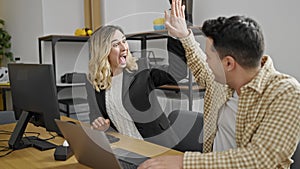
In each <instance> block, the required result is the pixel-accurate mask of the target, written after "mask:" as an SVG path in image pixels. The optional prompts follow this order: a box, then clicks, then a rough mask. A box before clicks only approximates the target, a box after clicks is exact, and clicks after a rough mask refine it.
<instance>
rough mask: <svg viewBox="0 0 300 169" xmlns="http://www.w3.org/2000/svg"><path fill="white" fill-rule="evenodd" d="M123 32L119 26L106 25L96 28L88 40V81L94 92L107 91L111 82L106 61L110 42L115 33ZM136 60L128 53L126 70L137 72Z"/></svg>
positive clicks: (109, 70)
mask: <svg viewBox="0 0 300 169" xmlns="http://www.w3.org/2000/svg"><path fill="white" fill-rule="evenodd" d="M117 30H119V31H120V32H122V33H123V34H124V32H123V30H122V29H121V28H120V27H119V26H114V25H106V26H103V27H100V28H98V29H97V30H96V31H95V32H94V33H93V35H92V36H91V38H90V55H91V58H90V61H89V74H88V79H89V81H90V82H91V84H92V85H93V87H94V88H95V89H96V91H98V92H99V91H100V90H105V89H109V88H110V87H111V82H112V71H111V67H110V63H109V61H108V55H109V53H110V50H111V47H112V46H111V41H112V38H113V36H114V34H115V32H116V31H117ZM137 68H138V67H137V63H136V59H135V58H133V57H132V55H131V53H130V51H128V56H127V57H126V68H125V69H126V70H127V71H129V72H131V71H133V70H137Z"/></svg>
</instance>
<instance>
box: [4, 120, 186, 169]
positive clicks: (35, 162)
mask: <svg viewBox="0 0 300 169" xmlns="http://www.w3.org/2000/svg"><path fill="white" fill-rule="evenodd" d="M62 120H73V121H74V119H70V118H67V117H62ZM14 126H15V123H12V124H6V125H0V130H1V131H2V130H6V131H13V128H14ZM29 131H30V132H39V133H41V135H40V138H49V137H50V135H49V134H48V132H46V131H45V129H44V128H41V127H35V126H34V125H32V124H31V123H29V125H28V126H27V128H26V132H29ZM0 133H1V134H0V140H8V139H9V137H10V135H6V134H3V133H2V132H0ZM111 134H113V135H114V136H116V137H119V138H120V141H118V142H116V143H113V144H112V147H115V148H117V147H120V148H123V149H127V150H129V151H133V152H136V153H139V154H142V155H145V156H148V157H155V156H159V155H178V154H182V153H181V152H179V151H175V150H171V149H168V148H165V147H162V146H159V145H155V144H152V143H149V142H146V141H142V140H137V139H133V138H130V137H128V136H124V135H122V134H119V133H111ZM27 135H29V134H27ZM63 141H64V139H63V138H61V137H56V138H55V139H53V140H50V142H52V143H54V144H57V145H61V144H62V143H63ZM0 146H8V145H7V141H5V142H2V141H1V142H0ZM54 151H55V150H54V149H51V150H47V151H39V150H37V149H35V148H25V149H21V150H16V151H14V152H12V153H11V154H9V155H7V156H5V157H0V168H3V169H6V168H9V169H13V168H16V169H19V168H22V169H26V168H28V169H36V168H39V169H48V168H49V169H50V168H55V169H65V168H75V169H88V168H89V167H86V166H84V165H82V164H79V163H78V162H77V160H76V158H75V156H72V157H71V158H69V159H68V160H66V161H55V160H54ZM2 154H3V152H1V153H0V155H2Z"/></svg>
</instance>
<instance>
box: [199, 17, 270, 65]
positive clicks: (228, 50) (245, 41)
mask: <svg viewBox="0 0 300 169" xmlns="http://www.w3.org/2000/svg"><path fill="white" fill-rule="evenodd" d="M202 31H203V33H204V34H205V35H206V36H207V37H210V38H212V39H213V45H214V47H215V49H216V51H217V52H218V54H219V57H220V59H222V58H223V57H225V56H228V55H229V56H232V57H233V58H234V59H235V60H236V62H237V63H239V64H240V65H241V66H242V67H244V68H254V67H257V66H258V65H259V64H260V60H261V57H262V55H263V53H264V46H265V45H264V37H263V34H262V30H261V28H260V26H259V25H258V23H257V22H255V21H254V20H253V19H251V18H248V17H244V16H232V17H229V18H225V17H219V18H217V19H213V20H207V21H205V22H204V24H203V27H202Z"/></svg>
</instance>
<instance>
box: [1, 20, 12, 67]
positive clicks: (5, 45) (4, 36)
mask: <svg viewBox="0 0 300 169" xmlns="http://www.w3.org/2000/svg"><path fill="white" fill-rule="evenodd" d="M4 25H5V22H4V20H3V19H0V66H2V61H3V60H4V59H6V60H7V61H13V53H12V52H10V48H11V41H10V39H11V36H10V34H9V33H8V32H7V31H6V30H5V29H4Z"/></svg>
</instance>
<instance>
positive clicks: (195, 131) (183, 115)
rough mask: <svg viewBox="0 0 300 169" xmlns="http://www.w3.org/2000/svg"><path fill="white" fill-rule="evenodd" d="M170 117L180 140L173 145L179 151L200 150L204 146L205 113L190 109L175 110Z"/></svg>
mask: <svg viewBox="0 0 300 169" xmlns="http://www.w3.org/2000/svg"><path fill="white" fill-rule="evenodd" d="M168 119H169V120H170V123H171V126H172V128H173V130H174V131H175V133H176V134H177V136H178V137H179V139H180V142H179V143H178V144H177V145H175V146H174V147H173V149H175V150H178V151H182V152H184V151H199V152H202V146H203V131H202V128H203V114H202V113H199V112H194V111H188V110H174V111H172V112H171V113H170V114H169V116H168Z"/></svg>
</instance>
